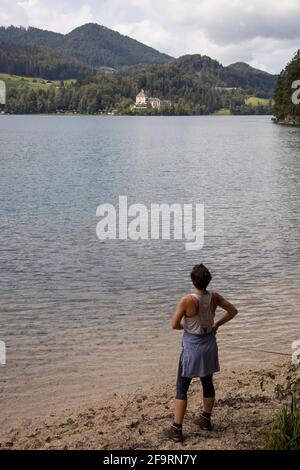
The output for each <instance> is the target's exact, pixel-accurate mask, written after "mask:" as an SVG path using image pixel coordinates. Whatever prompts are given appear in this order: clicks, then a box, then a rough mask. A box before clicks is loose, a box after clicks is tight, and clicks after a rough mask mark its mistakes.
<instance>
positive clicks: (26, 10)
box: [0, 0, 93, 32]
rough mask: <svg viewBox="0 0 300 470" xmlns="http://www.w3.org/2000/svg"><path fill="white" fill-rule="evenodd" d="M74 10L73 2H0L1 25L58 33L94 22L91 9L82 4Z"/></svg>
mask: <svg viewBox="0 0 300 470" xmlns="http://www.w3.org/2000/svg"><path fill="white" fill-rule="evenodd" d="M72 3H73V2H72ZM81 3H82V4H81V5H80V6H79V8H78V9H77V8H72V6H71V2H70V1H68V2H59V1H57V0H49V1H44V0H20V1H12V0H0V23H1V25H2V26H10V25H12V24H13V25H17V26H19V25H22V26H35V27H38V28H42V29H49V30H51V31H57V32H67V31H70V30H72V29H74V28H75V27H76V26H80V25H82V24H84V23H88V22H91V21H93V14H92V11H91V7H90V6H89V5H88V4H85V3H83V2H81Z"/></svg>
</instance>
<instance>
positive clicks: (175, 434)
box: [164, 424, 183, 442]
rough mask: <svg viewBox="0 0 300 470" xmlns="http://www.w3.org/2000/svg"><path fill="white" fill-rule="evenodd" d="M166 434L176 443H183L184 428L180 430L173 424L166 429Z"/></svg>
mask: <svg viewBox="0 0 300 470" xmlns="http://www.w3.org/2000/svg"><path fill="white" fill-rule="evenodd" d="M164 434H165V436H166V437H168V438H169V439H171V440H172V441H174V442H183V435H182V428H178V427H176V426H174V425H173V424H171V426H169V427H168V428H166V429H164Z"/></svg>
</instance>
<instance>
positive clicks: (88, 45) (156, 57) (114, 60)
mask: <svg viewBox="0 0 300 470" xmlns="http://www.w3.org/2000/svg"><path fill="white" fill-rule="evenodd" d="M0 43H3V44H4V43H6V44H14V45H19V46H24V45H27V46H44V47H47V48H50V49H52V50H53V51H55V52H56V53H57V54H59V55H61V56H62V57H64V58H68V59H73V60H74V59H75V60H77V61H79V62H81V63H82V64H85V65H87V66H89V67H102V66H108V67H120V66H124V65H141V64H161V63H165V62H169V61H170V60H172V57H170V56H168V55H166V54H162V53H160V52H158V51H156V50H155V49H153V48H152V47H149V46H146V45H145V44H142V43H141V42H138V41H136V40H135V39H131V38H129V37H127V36H123V35H122V34H120V33H118V32H116V31H113V30H111V29H109V28H106V27H105V26H101V25H98V24H94V23H88V24H85V25H83V26H80V27H78V28H76V29H74V30H73V31H71V32H70V33H68V34H60V33H54V32H51V31H46V30H42V29H38V28H32V27H29V28H27V29H26V28H23V27H19V28H17V27H15V26H10V27H8V28H5V27H0ZM46 78H47V77H46Z"/></svg>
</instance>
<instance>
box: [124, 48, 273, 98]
mask: <svg viewBox="0 0 300 470" xmlns="http://www.w3.org/2000/svg"><path fill="white" fill-rule="evenodd" d="M133 75H134V76H136V77H140V80H139V82H140V85H141V87H142V88H145V89H149V90H150V92H151V93H152V94H155V93H161V91H162V90H160V89H159V86H160V85H157V83H159V77H160V79H161V80H162V79H163V80H165V81H166V82H168V83H169V82H170V81H173V82H174V86H175V88H178V86H179V87H180V83H181V82H182V79H183V78H185V79H187V78H188V77H189V79H190V80H192V81H193V84H194V87H195V88H197V87H199V86H200V85H201V86H205V87H210V88H217V89H218V90H219V91H220V92H223V93H226V92H230V91H234V90H230V88H232V89H234V88H236V89H237V92H238V90H241V91H243V92H244V93H248V94H251V95H255V96H258V97H262V98H271V97H272V96H273V93H274V90H275V86H276V83H277V78H278V77H277V75H272V74H269V73H267V72H263V71H261V70H257V69H255V68H253V67H251V66H250V65H248V64H245V63H242V62H240V63H237V64H232V65H229V66H227V67H224V66H223V65H222V64H220V63H219V62H218V61H216V60H214V59H211V58H210V57H208V56H202V55H200V54H193V55H185V56H182V57H180V58H179V59H175V60H173V61H172V62H170V63H167V64H162V65H159V66H158V65H151V66H146V67H141V68H140V69H139V70H137V71H136V72H134V73H133ZM143 75H144V79H142V76H143ZM164 94H165V93H164ZM172 94H173V90H172V87H171V88H170V91H169V93H167V95H168V99H171V96H172Z"/></svg>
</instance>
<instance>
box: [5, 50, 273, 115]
mask: <svg viewBox="0 0 300 470" xmlns="http://www.w3.org/2000/svg"><path fill="white" fill-rule="evenodd" d="M27 47H33V46H27ZM248 72H249V78H248V81H247V83H246V84H245V87H242V86H240V85H241V78H240V75H239V74H238V73H237V75H236V77H235V79H234V75H233V72H232V70H231V69H230V68H229V71H228V67H223V66H222V65H221V64H220V63H219V62H217V61H216V60H213V59H211V58H209V57H207V56H201V55H189V56H183V57H180V58H179V59H176V60H173V61H171V62H170V63H167V64H160V65H147V66H143V67H138V68H135V69H132V70H126V71H124V70H123V69H121V70H110V71H109V72H107V71H103V70H99V71H97V72H96V73H94V74H93V75H91V76H88V77H82V78H79V79H78V80H77V81H76V82H75V83H74V82H73V81H71V83H67V84H62V85H61V86H57V85H56V86H53V85H54V84H53V83H52V84H51V83H50V84H48V85H47V86H46V87H41V86H39V83H38V84H37V85H34V86H33V85H32V83H31V84H28V85H26V80H25V79H24V77H23V78H22V80H20V81H17V80H16V77H8V78H6V80H7V86H8V94H7V108H6V110H7V112H13V113H28V112H29V113H38V112H47V113H50V112H79V113H89V114H97V113H107V112H109V113H110V112H113V113H118V114H132V113H135V112H136V111H134V110H132V109H131V105H132V104H133V103H134V101H135V97H136V94H137V93H138V91H140V90H141V89H144V90H145V91H146V93H147V94H148V95H150V96H153V97H157V98H159V99H160V100H162V101H163V102H168V103H171V106H169V105H167V106H166V107H163V108H162V109H161V110H160V111H158V110H156V109H151V108H149V109H146V110H142V111H141V112H142V113H146V114H149V113H150V114H157V113H165V114H184V115H190V114H197V115H200V114H210V113H213V112H216V111H218V110H222V109H223V112H224V110H225V111H226V113H232V114H267V113H269V114H270V113H271V110H272V100H271V98H272V95H273V91H274V84H275V80H276V77H274V76H273V75H269V74H264V73H262V81H261V82H260V81H259V79H258V76H259V74H258V71H256V70H255V69H252V68H251V67H249V69H248ZM251 76H253V83H252V82H251ZM0 77H1V74H0ZM266 79H267V83H266ZM229 84H230V85H231V86H229ZM249 100H250V102H249ZM253 101H254V104H253ZM137 112H139V110H138V111H137Z"/></svg>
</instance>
